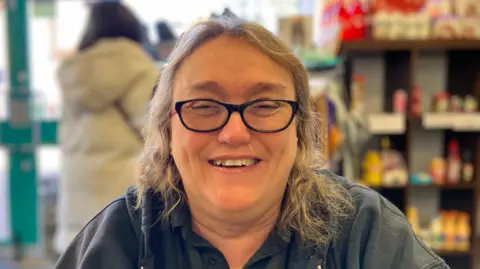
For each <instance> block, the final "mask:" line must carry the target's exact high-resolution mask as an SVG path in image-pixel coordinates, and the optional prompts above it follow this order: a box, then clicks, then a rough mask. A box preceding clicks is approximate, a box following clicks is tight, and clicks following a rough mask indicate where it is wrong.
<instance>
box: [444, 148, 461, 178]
mask: <svg viewBox="0 0 480 269" xmlns="http://www.w3.org/2000/svg"><path fill="white" fill-rule="evenodd" d="M461 169H462V160H461V158H460V146H459V145H458V140H456V139H453V140H451V141H450V143H449V144H448V157H447V184H458V183H459V181H460V177H461Z"/></svg>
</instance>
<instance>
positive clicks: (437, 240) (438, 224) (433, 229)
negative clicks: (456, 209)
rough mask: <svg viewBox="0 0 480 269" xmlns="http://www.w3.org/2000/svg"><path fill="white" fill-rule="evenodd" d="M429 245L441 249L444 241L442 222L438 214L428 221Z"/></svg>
mask: <svg viewBox="0 0 480 269" xmlns="http://www.w3.org/2000/svg"><path fill="white" fill-rule="evenodd" d="M429 241H430V246H431V248H432V249H436V250H439V249H442V248H443V243H444V234H443V222H442V218H441V217H440V216H437V217H435V218H434V219H433V220H432V221H431V222H430V240H429Z"/></svg>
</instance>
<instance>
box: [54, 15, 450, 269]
mask: <svg viewBox="0 0 480 269" xmlns="http://www.w3.org/2000/svg"><path fill="white" fill-rule="evenodd" d="M310 100H311V99H310V90H309V80H308V74H307V71H306V69H305V67H304V66H303V64H302V63H301V62H300V60H299V59H298V58H297V57H296V56H295V55H294V54H293V53H292V52H291V51H290V50H289V49H288V48H287V47H286V46H285V45H284V44H283V43H282V42H281V41H280V40H279V39H278V38H277V37H275V36H274V35H273V34H272V33H270V32H268V31H267V30H266V29H265V28H263V27H262V26H260V25H258V24H255V23H250V22H245V21H242V20H239V19H237V18H234V17H230V16H228V17H224V16H222V17H220V18H211V19H209V20H202V21H199V22H197V23H196V24H194V25H193V26H192V27H191V28H189V29H188V30H187V31H186V32H185V33H183V34H182V35H181V37H180V38H179V41H178V43H177V45H176V46H175V48H174V50H173V52H172V54H171V55H170V58H169V61H168V63H167V65H166V66H165V68H164V70H163V72H162V76H161V78H160V81H159V84H158V87H157V88H156V92H155V95H154V97H153V99H152V102H151V107H150V110H149V113H148V121H147V123H146V128H145V148H144V154H143V157H142V159H141V161H140V164H141V170H140V175H139V176H138V179H139V183H138V185H137V187H136V188H131V189H129V191H128V192H127V194H126V195H125V196H124V197H122V198H119V199H116V200H115V201H113V202H112V203H111V204H110V205H109V206H107V207H106V208H105V209H104V210H102V211H101V212H100V213H99V214H98V215H97V216H96V217H95V218H94V219H93V220H92V221H91V222H90V223H89V224H88V225H87V226H86V228H85V229H84V230H83V231H82V232H81V234H80V235H79V236H78V237H77V238H75V240H74V241H73V243H72V244H71V245H70V247H69V248H68V249H67V251H66V252H65V253H64V254H63V255H62V257H61V258H60V260H59V261H58V263H57V265H56V267H55V268H57V269H90V268H98V269H110V268H115V269H138V268H141V269H155V268H157V269H159V268H162V269H197V268H217V269H228V268H230V269H240V268H248V269H362V268H364V269H394V268H395V269H448V266H447V265H446V264H445V262H444V261H443V260H442V259H440V258H439V257H438V256H437V255H435V254H434V253H433V252H432V251H431V250H429V249H428V247H427V246H425V244H424V243H423V242H422V241H421V240H420V239H419V238H418V237H417V236H416V235H415V233H414V232H413V230H412V228H411V227H410V225H409V223H408V221H407V220H406V218H405V217H404V216H403V215H402V213H401V212H400V210H398V209H397V208H396V207H395V206H394V205H392V204H391V203H390V202H388V201H387V200H386V199H385V198H383V197H382V196H381V195H380V194H379V193H378V192H375V191H373V190H371V189H368V188H365V187H363V186H360V185H358V184H355V183H353V182H351V181H348V180H346V179H344V178H341V177H338V176H336V175H334V174H332V173H330V172H329V171H327V170H325V169H324V166H323V164H324V160H323V158H322V157H323V156H322V155H321V149H320V148H319V147H316V146H315V145H316V139H317V138H318V135H317V132H318V130H319V129H318V126H317V124H318V122H319V121H318V120H317V116H318V115H317V112H316V111H315V110H314V109H313V107H312V103H311V102H310ZM320 137H323V136H320Z"/></svg>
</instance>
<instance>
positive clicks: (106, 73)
mask: <svg viewBox="0 0 480 269" xmlns="http://www.w3.org/2000/svg"><path fill="white" fill-rule="evenodd" d="M146 56H147V52H145V51H144V50H143V47H142V46H141V45H140V44H137V43H135V42H133V41H131V40H129V39H126V38H106V39H103V40H101V41H99V42H98V43H96V44H95V45H94V46H92V47H91V48H89V49H87V50H85V51H82V52H79V53H78V54H76V55H75V56H73V57H71V58H69V59H67V60H65V61H64V62H63V63H62V64H61V65H60V67H59V70H58V79H59V82H60V84H61V85H62V88H68V89H69V90H71V91H76V90H78V91H79V92H82V91H85V90H86V89H89V90H102V91H109V90H111V89H115V90H116V91H118V90H121V91H122V90H125V91H127V90H128V89H129V87H131V83H132V82H133V81H134V80H135V78H136V77H138V75H139V74H141V73H143V72H145V70H146V69H148V68H150V67H151V66H152V64H153V61H152V60H151V58H150V57H146Z"/></svg>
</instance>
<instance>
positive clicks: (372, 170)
mask: <svg viewBox="0 0 480 269" xmlns="http://www.w3.org/2000/svg"><path fill="white" fill-rule="evenodd" d="M363 171H364V174H363V180H364V182H365V184H366V185H368V186H369V187H379V186H381V185H382V161H381V158H380V153H378V152H377V151H369V152H367V154H366V155H365V160H364V162H363Z"/></svg>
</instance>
